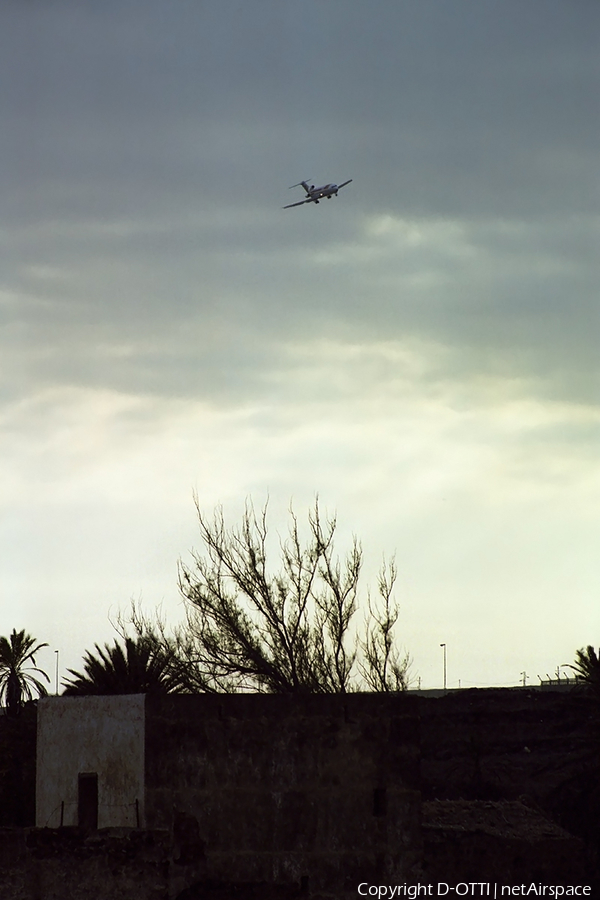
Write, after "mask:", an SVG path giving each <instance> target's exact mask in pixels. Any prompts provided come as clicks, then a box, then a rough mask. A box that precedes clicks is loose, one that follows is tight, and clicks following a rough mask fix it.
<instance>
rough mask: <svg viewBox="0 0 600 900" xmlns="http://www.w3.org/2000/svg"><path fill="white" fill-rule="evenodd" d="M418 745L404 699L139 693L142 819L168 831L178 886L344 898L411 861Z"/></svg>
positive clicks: (405, 874)
mask: <svg viewBox="0 0 600 900" xmlns="http://www.w3.org/2000/svg"><path fill="white" fill-rule="evenodd" d="M417 741H418V723H417V719H416V716H415V702H414V700H413V698H410V697H406V696H400V697H383V696H368V695H351V696H347V697H332V696H329V697H325V696H319V697H315V696H312V697H294V698H291V697H277V696H267V695H253V696H226V697H223V696H221V697H216V696H208V695H207V696H204V697H172V698H169V699H168V700H166V701H163V702H162V703H161V702H159V701H154V700H150V699H149V700H148V706H147V727H146V815H147V821H148V823H149V824H150V825H151V826H152V827H154V828H166V829H168V830H170V831H172V833H173V834H174V836H175V843H176V847H177V848H178V850H177V854H176V856H175V862H176V864H177V863H178V864H179V866H180V869H181V885H182V889H183V887H184V885H187V886H190V885H192V884H196V885H197V890H200V885H204V886H206V885H208V884H221V885H223V886H225V885H227V884H229V885H230V886H231V885H234V884H237V885H241V884H245V885H246V889H249V888H248V885H252V884H254V885H259V884H261V883H268V884H270V885H273V886H277V885H279V886H280V887H282V888H283V887H284V886H287V890H288V893H289V891H290V890H293V889H300V888H303V889H304V890H306V891H308V890H310V892H311V894H312V895H313V896H332V897H333V896H335V897H342V896H346V893H347V895H348V896H353V897H354V896H356V887H357V884H358V883H359V881H361V880H364V879H381V878H386V879H392V880H393V881H394V882H395V881H396V880H398V879H399V880H400V881H401V882H402V881H405V880H407V879H408V878H410V877H411V875H412V874H413V873H414V871H415V867H416V865H417V864H418V862H419V860H420V855H421V845H420V831H419V818H420V795H419V794H418V792H417V791H416V790H415V788H416V786H417V782H418V774H419V773H418V746H417ZM189 896H192V895H189ZM198 896H199V895H198Z"/></svg>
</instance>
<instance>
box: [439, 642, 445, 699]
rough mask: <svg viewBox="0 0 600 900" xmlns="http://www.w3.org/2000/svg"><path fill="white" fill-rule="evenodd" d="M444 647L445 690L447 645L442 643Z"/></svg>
mask: <svg viewBox="0 0 600 900" xmlns="http://www.w3.org/2000/svg"><path fill="white" fill-rule="evenodd" d="M440 647H443V648H444V690H446V645H445V644H440Z"/></svg>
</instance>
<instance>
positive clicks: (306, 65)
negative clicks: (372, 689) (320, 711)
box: [0, 0, 600, 687]
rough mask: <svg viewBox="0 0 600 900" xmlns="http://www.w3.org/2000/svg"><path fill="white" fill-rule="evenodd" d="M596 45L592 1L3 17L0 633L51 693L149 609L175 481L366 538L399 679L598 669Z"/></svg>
mask: <svg viewBox="0 0 600 900" xmlns="http://www.w3.org/2000/svg"><path fill="white" fill-rule="evenodd" d="M599 51H600V7H599V5H598V3H597V2H596V0H574V2H571V3H565V2H564V0H529V2H528V3H523V2H522V0H518V2H517V0H496V2H492V0H478V2H477V3H474V2H467V0H464V2H463V0H429V2H424V0H402V2H396V0H381V2H379V3H376V4H373V3H370V2H366V0H305V2H302V3H298V0H254V2H252V3H248V2H243V0H235V2H234V0H205V2H199V0H190V2H187V0H177V2H173V3H166V2H165V0H118V2H117V0H103V2H101V3H98V2H97V0H77V2H76V0H49V2H42V0H26V2H25V0H4V2H3V3H2V8H1V9H0V113H1V117H2V120H1V123H0V159H1V166H0V194H1V197H2V202H1V204H0V238H1V240H0V252H1V254H2V257H1V259H2V265H1V268H0V310H1V313H2V319H1V329H0V360H1V373H2V378H1V384H0V402H1V409H0V429H1V432H0V491H1V498H2V499H1V502H2V519H1V523H0V524H1V544H0V548H1V549H0V553H1V572H2V583H1V593H0V634H8V633H9V632H10V631H11V630H12V628H13V627H15V628H17V629H21V628H26V630H27V631H28V632H30V633H32V634H34V635H35V636H36V637H37V638H38V639H39V640H44V641H47V642H48V643H49V645H50V646H49V648H48V649H47V650H45V651H43V653H42V654H41V655H40V658H39V661H41V662H42V664H43V665H45V666H46V667H47V668H48V671H49V672H51V673H52V676H53V683H54V674H53V672H54V669H53V666H54V659H55V657H54V654H53V651H54V650H55V649H58V650H60V663H61V670H62V672H63V673H64V669H65V668H66V667H67V666H71V667H73V666H75V667H78V666H79V665H80V661H81V655H82V654H83V652H84V651H85V650H86V649H91V648H92V647H93V644H94V643H95V642H104V641H105V640H112V638H113V636H114V631H113V629H112V627H111V625H110V622H109V619H108V614H109V612H111V614H112V615H114V614H115V613H116V612H117V611H118V610H119V609H125V608H126V607H127V606H128V604H129V601H130V599H131V598H135V599H140V600H141V601H142V603H143V604H144V606H145V608H146V609H148V610H152V609H153V608H154V607H155V606H156V605H158V604H159V603H162V604H163V611H164V612H165V613H166V615H167V618H168V619H169V621H171V622H176V621H177V620H178V619H179V618H180V617H181V613H182V610H181V605H180V598H179V596H178V593H177V587H176V564H177V559H178V558H179V557H183V558H184V559H187V558H189V557H188V554H189V551H190V549H191V548H197V549H199V541H198V535H197V529H196V523H195V512H194V506H193V499H192V493H193V491H194V490H195V491H197V493H198V497H199V501H200V504H201V506H202V508H203V509H204V510H205V511H207V512H210V511H211V510H212V508H213V507H214V506H215V504H217V503H222V504H223V505H224V508H225V513H226V516H227V517H228V518H229V520H230V521H231V522H235V521H236V520H237V519H239V515H240V512H241V510H242V508H243V504H244V499H245V498H246V497H247V496H252V497H253V499H254V501H255V503H257V504H258V505H260V504H261V503H262V502H263V501H264V500H265V499H266V497H267V495H268V496H269V497H270V508H271V515H272V523H273V528H274V529H279V530H282V529H284V527H285V521H286V510H287V507H288V505H289V503H290V500H293V503H294V507H295V509H296V511H297V512H298V514H299V515H303V514H304V513H305V510H306V509H307V507H308V506H309V505H310V504H311V503H312V501H313V499H314V496H315V494H316V493H318V494H319V496H320V498H321V502H322V505H323V506H324V507H325V508H327V509H328V510H330V511H331V512H333V511H334V510H337V513H338V521H339V526H340V540H339V549H340V550H341V551H343V550H344V549H346V548H347V547H348V546H349V540H350V536H351V534H352V533H356V534H357V535H358V536H359V537H360V538H361V540H362V543H363V547H364V550H365V582H364V586H365V588H366V586H367V584H368V582H369V581H371V582H373V580H374V576H375V573H376V570H377V568H378V565H379V563H380V560H381V555H382V553H385V554H386V555H387V556H390V555H391V554H392V553H394V551H395V552H396V559H397V564H398V570H399V579H398V585H397V592H396V597H397V600H398V601H399V603H400V606H401V609H402V613H401V620H400V639H401V642H402V644H403V645H404V646H405V648H406V649H407V650H408V651H409V652H410V653H411V655H412V657H413V660H414V662H413V669H412V671H413V675H414V677H415V678H417V677H418V676H420V677H421V679H422V686H423V687H436V686H439V685H440V684H441V679H442V651H441V649H440V643H446V644H447V650H448V684H449V686H458V682H459V679H460V681H461V684H462V686H470V685H488V684H514V683H517V682H518V681H519V680H520V679H521V678H522V675H521V673H522V672H526V673H527V677H528V680H529V681H531V683H537V681H538V676H542V677H545V675H546V673H552V672H554V671H555V669H556V667H557V666H558V665H561V664H564V663H569V662H571V661H572V660H573V657H574V652H575V650H576V649H577V648H578V647H581V646H583V645H586V644H588V643H593V644H595V645H596V646H597V645H598V643H599V642H600V602H599V600H600V563H599V553H598V547H599V541H600V461H599V460H600V455H599V450H600V377H599V375H600V371H599V370H600V366H599V358H600V354H599V349H598V348H599V345H600V317H599V312H598V303H599V298H598V274H599V273H598V268H599V266H598V241H599V237H600V227H599V223H600V218H599V212H600V202H599V193H598V184H599V178H598V149H599V146H600V117H599V115H598V95H599V87H600V83H599V82H600V52H599ZM305 178H308V179H310V180H311V183H317V184H322V183H325V182H329V181H335V182H338V183H340V182H342V181H346V180H347V179H349V178H352V179H353V181H352V183H351V184H350V185H348V186H347V187H345V188H344V189H343V190H342V191H340V194H339V196H338V197H337V198H334V199H332V200H331V201H322V202H321V203H320V204H319V206H314V205H306V206H302V207H298V208H295V209H286V210H283V209H282V207H283V206H284V205H285V204H287V203H291V202H294V201H295V200H300V199H302V190H301V188H295V189H294V190H292V191H290V190H288V186H289V185H290V184H293V183H295V182H297V181H299V180H300V179H305ZM361 615H362V614H361Z"/></svg>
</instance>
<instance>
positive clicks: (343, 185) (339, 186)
mask: <svg viewBox="0 0 600 900" xmlns="http://www.w3.org/2000/svg"><path fill="white" fill-rule="evenodd" d="M351 181H352V179H351V178H349V179H348V181H344V183H343V184H338V191H339V189H340V188H343V187H346V185H347V184H350V182H351Z"/></svg>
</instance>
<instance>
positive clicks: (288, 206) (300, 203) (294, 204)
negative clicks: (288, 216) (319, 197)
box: [283, 200, 315, 209]
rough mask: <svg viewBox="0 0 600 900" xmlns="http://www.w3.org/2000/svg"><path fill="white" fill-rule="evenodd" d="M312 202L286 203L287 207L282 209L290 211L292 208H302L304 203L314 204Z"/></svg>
mask: <svg viewBox="0 0 600 900" xmlns="http://www.w3.org/2000/svg"><path fill="white" fill-rule="evenodd" d="M314 202H315V201H314V200H300V202H299V203H288V205H287V206H284V207H283V209H291V208H292V206H304V204H305V203H314Z"/></svg>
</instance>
